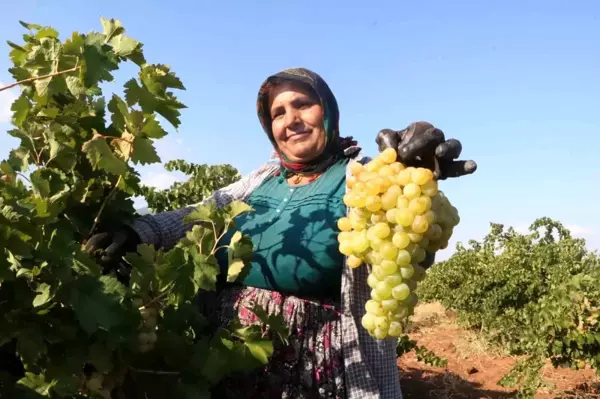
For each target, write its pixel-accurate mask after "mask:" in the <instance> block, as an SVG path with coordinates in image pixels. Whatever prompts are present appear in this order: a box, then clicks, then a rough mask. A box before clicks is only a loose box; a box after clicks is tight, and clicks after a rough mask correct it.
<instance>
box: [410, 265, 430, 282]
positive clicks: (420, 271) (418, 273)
mask: <svg viewBox="0 0 600 399" xmlns="http://www.w3.org/2000/svg"><path fill="white" fill-rule="evenodd" d="M414 268H415V274H414V276H413V280H415V281H423V279H424V278H425V276H426V275H427V272H426V271H425V269H424V268H423V267H422V266H418V265H417V266H414Z"/></svg>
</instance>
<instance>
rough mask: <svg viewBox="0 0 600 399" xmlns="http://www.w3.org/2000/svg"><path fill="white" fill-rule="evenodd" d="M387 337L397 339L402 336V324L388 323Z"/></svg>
mask: <svg viewBox="0 0 600 399" xmlns="http://www.w3.org/2000/svg"><path fill="white" fill-rule="evenodd" d="M388 335H389V336H390V337H396V338H399V337H401V336H402V324H400V323H398V322H397V321H392V322H391V323H390V327H389V329H388Z"/></svg>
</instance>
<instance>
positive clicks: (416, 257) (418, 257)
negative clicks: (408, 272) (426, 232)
mask: <svg viewBox="0 0 600 399" xmlns="http://www.w3.org/2000/svg"><path fill="white" fill-rule="evenodd" d="M426 257H427V254H426V253H425V250H424V249H423V248H421V247H420V246H417V247H416V249H415V251H414V254H413V255H412V256H411V258H412V261H413V263H421V262H423V261H424V260H425V258H426Z"/></svg>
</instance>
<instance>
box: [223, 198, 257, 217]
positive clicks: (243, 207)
mask: <svg viewBox="0 0 600 399" xmlns="http://www.w3.org/2000/svg"><path fill="white" fill-rule="evenodd" d="M226 209H227V216H228V219H230V220H231V219H235V218H236V217H238V216H240V215H241V214H243V213H247V212H251V211H253V209H252V207H251V206H250V205H248V204H246V203H245V202H243V201H232V202H231V203H230V204H229V205H228V206H227V208H226Z"/></svg>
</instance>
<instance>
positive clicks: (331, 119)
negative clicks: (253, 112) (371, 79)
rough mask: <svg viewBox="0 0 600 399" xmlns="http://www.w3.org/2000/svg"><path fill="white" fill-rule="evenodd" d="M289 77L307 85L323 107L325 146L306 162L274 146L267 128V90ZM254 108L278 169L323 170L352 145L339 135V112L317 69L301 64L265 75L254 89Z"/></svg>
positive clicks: (287, 170)
mask: <svg viewBox="0 0 600 399" xmlns="http://www.w3.org/2000/svg"><path fill="white" fill-rule="evenodd" d="M286 81H288V82H289V81H292V82H296V83H300V84H303V85H305V86H308V87H309V88H310V89H312V91H313V92H314V93H315V94H316V95H317V96H318V97H319V100H320V101H321V107H322V108H323V112H324V115H323V122H324V128H325V133H326V135H327V137H326V144H325V149H324V150H323V152H322V153H321V155H319V156H318V157H317V158H316V159H314V160H312V161H311V162H309V163H294V162H290V160H289V159H288V158H287V157H286V156H285V154H283V152H281V150H280V149H279V148H278V146H277V143H276V142H275V138H274V136H273V131H272V130H271V113H270V110H269V93H270V91H271V89H272V88H273V87H274V86H275V85H277V84H280V83H282V82H286ZM257 112H258V118H259V120H260V123H261V125H262V127H263V130H264V131H265V133H267V136H268V137H269V140H271V143H272V144H273V147H274V148H275V151H276V152H277V155H278V157H279V159H280V161H281V166H282V172H283V174H284V176H285V175H288V174H295V173H303V174H311V173H320V172H324V171H325V170H327V168H329V167H330V166H331V165H333V164H334V163H336V162H337V161H339V160H340V159H342V158H343V157H345V156H346V155H345V153H344V150H346V149H347V148H349V147H351V146H355V145H356V142H355V141H354V140H353V139H352V137H347V138H340V132H339V119H340V112H339V109H338V104H337V100H336V99H335V96H334V95H333V92H332V91H331V89H330V88H329V86H328V85H327V83H326V82H325V80H323V78H321V76H319V75H318V74H317V73H315V72H312V71H310V70H308V69H305V68H293V69H286V70H284V71H281V72H279V73H277V74H275V75H272V76H269V77H268V78H267V79H266V80H265V81H264V82H263V84H262V85H261V87H260V90H259V92H258V100H257Z"/></svg>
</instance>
